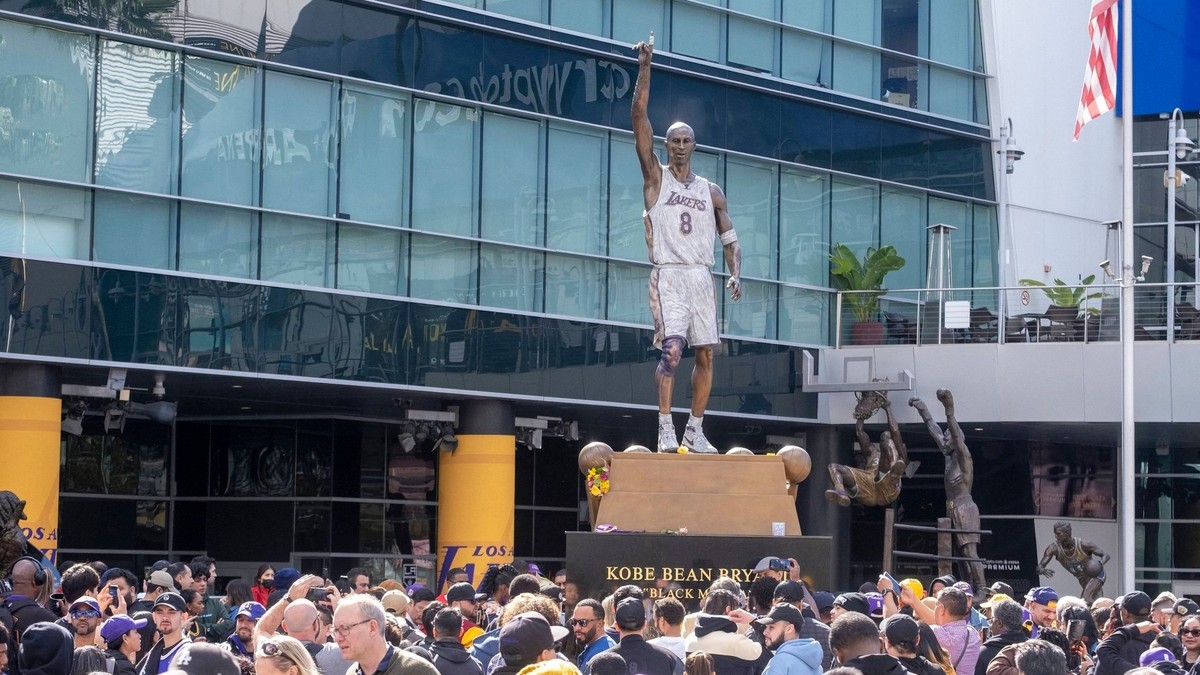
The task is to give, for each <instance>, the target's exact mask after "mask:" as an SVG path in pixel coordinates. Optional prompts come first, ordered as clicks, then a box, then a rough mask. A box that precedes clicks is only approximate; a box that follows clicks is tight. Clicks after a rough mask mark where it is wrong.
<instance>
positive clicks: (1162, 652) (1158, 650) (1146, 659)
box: [1138, 647, 1175, 666]
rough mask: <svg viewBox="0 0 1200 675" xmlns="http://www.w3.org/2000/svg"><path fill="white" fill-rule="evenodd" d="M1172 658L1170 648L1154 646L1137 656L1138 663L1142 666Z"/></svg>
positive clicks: (1172, 659)
mask: <svg viewBox="0 0 1200 675" xmlns="http://www.w3.org/2000/svg"><path fill="white" fill-rule="evenodd" d="M1174 660H1175V653H1174V652H1172V651H1171V650H1170V649H1167V648H1166V647H1155V648H1154V649H1147V650H1146V651H1144V652H1142V655H1141V657H1139V658H1138V663H1140V664H1141V665H1143V666H1150V665H1153V664H1155V663H1158V662H1159V661H1174Z"/></svg>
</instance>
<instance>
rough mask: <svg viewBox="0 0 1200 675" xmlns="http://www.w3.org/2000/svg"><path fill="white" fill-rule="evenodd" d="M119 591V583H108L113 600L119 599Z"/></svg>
mask: <svg viewBox="0 0 1200 675" xmlns="http://www.w3.org/2000/svg"><path fill="white" fill-rule="evenodd" d="M118 593H119V591H118V590H117V585H116V584H109V585H108V594H109V595H111V596H112V599H113V602H116V601H117V594H118Z"/></svg>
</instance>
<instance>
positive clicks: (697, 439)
mask: <svg viewBox="0 0 1200 675" xmlns="http://www.w3.org/2000/svg"><path fill="white" fill-rule="evenodd" d="M683 447H685V448H687V449H688V452H695V453H697V454H702V455H715V454H718V452H717V449H716V448H714V447H713V446H712V445H709V443H708V439H707V438H705V437H704V430H703V429H701V428H700V427H694V426H692V425H690V424H689V425H688V426H687V428H686V429H684V431H683Z"/></svg>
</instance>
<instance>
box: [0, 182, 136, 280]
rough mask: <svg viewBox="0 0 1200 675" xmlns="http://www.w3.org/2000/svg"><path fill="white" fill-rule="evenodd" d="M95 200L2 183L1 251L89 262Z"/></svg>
mask: <svg viewBox="0 0 1200 675" xmlns="http://www.w3.org/2000/svg"><path fill="white" fill-rule="evenodd" d="M91 201H92V200H91V197H90V195H89V194H88V192H86V191H84V190H68V189H64V188H56V187H50V186H48V185H38V184H35V183H21V182H17V181H8V180H0V251H4V252H5V253H11V254H15V255H30V256H38V257H46V258H70V259H74V260H87V259H88V249H89V248H90V247H89V241H88V240H89V239H90V238H91V237H90V234H91V232H90V228H89V227H88V222H89V218H88V209H89V208H90V206H91ZM127 245H128V242H127Z"/></svg>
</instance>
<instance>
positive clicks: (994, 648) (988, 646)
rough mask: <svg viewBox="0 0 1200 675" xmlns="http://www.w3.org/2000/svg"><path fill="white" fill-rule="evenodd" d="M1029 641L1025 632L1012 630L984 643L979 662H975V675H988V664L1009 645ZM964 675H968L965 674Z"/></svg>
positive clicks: (980, 650)
mask: <svg viewBox="0 0 1200 675" xmlns="http://www.w3.org/2000/svg"><path fill="white" fill-rule="evenodd" d="M1028 639H1029V635H1028V634H1027V633H1026V632H1025V631H1024V630H1020V629H1018V630H1010V631H1007V632H1004V633H1001V634H999V635H996V636H994V637H990V638H988V639H987V641H986V642H984V643H983V647H981V648H980V649H979V660H978V661H976V662H975V675H987V667H988V664H989V663H991V661H992V659H994V658H996V655H997V654H999V653H1000V650H1001V649H1004V648H1005V647H1007V646H1009V645H1015V644H1020V643H1022V642H1024V641H1026V640H1028ZM964 675H967V674H965V673H964Z"/></svg>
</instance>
